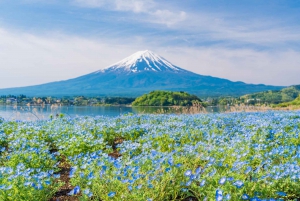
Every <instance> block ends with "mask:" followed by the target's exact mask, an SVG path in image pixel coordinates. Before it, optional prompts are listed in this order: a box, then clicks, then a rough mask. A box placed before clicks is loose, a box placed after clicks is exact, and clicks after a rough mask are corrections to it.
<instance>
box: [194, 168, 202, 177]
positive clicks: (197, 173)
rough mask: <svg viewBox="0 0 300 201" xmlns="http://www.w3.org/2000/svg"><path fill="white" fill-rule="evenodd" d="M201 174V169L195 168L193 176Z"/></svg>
mask: <svg viewBox="0 0 300 201" xmlns="http://www.w3.org/2000/svg"><path fill="white" fill-rule="evenodd" d="M200 173H201V167H198V168H196V170H195V174H196V175H199V174H200Z"/></svg>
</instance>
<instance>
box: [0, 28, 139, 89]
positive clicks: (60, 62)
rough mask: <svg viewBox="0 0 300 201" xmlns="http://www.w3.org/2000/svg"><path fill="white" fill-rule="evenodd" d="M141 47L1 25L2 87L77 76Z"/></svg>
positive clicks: (108, 63) (113, 61) (101, 66)
mask: <svg viewBox="0 0 300 201" xmlns="http://www.w3.org/2000/svg"><path fill="white" fill-rule="evenodd" d="M137 50H138V49H133V48H132V47H128V46H122V45H115V44H113V43H103V42H101V41H97V40H89V39H85V38H80V37H72V36H67V35H60V34H49V35H48V36H36V35H32V34H20V33H16V32H13V31H6V30H3V29H0V61H1V74H0V88H7V87H17V86H25V85H34V84H41V83H46V82H51V81H58V80H64V79H70V78H74V77H77V76H81V75H83V74H87V73H90V72H93V71H96V70H99V69H102V68H104V67H106V66H108V65H110V64H111V63H115V62H116V61H118V60H120V59H122V58H123V57H125V56H127V54H128V53H133V52H134V51H137ZM131 51H133V52H131Z"/></svg>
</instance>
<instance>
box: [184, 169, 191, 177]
mask: <svg viewBox="0 0 300 201" xmlns="http://www.w3.org/2000/svg"><path fill="white" fill-rule="evenodd" d="M191 174H192V170H187V171H185V173H184V175H185V176H186V177H189V176H191Z"/></svg>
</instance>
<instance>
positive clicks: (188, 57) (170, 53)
mask: <svg viewBox="0 0 300 201" xmlns="http://www.w3.org/2000/svg"><path fill="white" fill-rule="evenodd" d="M164 55H165V57H166V58H170V59H172V62H173V63H174V64H176V65H178V66H182V67H185V68H186V69H188V70H191V71H194V72H196V73H198V74H202V75H211V76H215V77H220V78H226V79H230V80H232V81H243V82H246V83H254V84H270V85H282V86H285V85H286V86H287V85H294V84H300V81H299V75H300V68H299V63H300V52H297V51H293V50H286V51H284V50H283V51H267V50H266V51H257V50H253V49H247V48H240V49H228V48H224V47H210V48H175V49H170V50H166V52H164Z"/></svg>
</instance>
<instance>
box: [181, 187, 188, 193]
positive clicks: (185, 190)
mask: <svg viewBox="0 0 300 201" xmlns="http://www.w3.org/2000/svg"><path fill="white" fill-rule="evenodd" d="M181 191H182V192H188V191H189V189H188V188H182V189H181Z"/></svg>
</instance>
